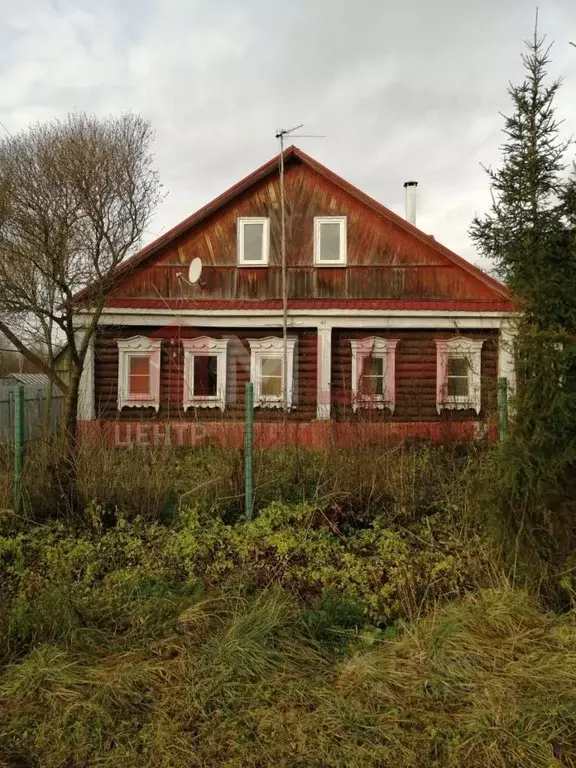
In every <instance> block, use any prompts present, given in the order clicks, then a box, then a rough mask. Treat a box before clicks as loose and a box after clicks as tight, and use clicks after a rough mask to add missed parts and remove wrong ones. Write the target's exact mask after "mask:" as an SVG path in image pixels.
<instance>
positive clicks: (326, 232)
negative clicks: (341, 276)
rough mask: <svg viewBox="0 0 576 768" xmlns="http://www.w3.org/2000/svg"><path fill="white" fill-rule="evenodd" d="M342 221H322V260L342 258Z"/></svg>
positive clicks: (320, 255)
mask: <svg viewBox="0 0 576 768" xmlns="http://www.w3.org/2000/svg"><path fill="white" fill-rule="evenodd" d="M340 229H341V225H340V222H337V221H334V222H332V221H330V222H328V221H323V222H321V223H320V254H319V259H320V261H339V260H340Z"/></svg>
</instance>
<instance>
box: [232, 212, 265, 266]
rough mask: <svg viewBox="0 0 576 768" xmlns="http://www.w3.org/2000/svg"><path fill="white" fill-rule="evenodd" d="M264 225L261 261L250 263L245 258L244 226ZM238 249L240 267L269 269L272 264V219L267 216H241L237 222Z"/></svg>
mask: <svg viewBox="0 0 576 768" xmlns="http://www.w3.org/2000/svg"><path fill="white" fill-rule="evenodd" d="M245 224H262V225H263V231H262V258H261V259H260V260H259V261H253V260H252V261H250V259H247V258H246V257H245V256H244V225H245ZM236 227H237V231H236V234H237V248H238V266H240V267H267V266H268V264H269V263H270V219H268V218H266V217H265V216H240V217H239V218H238V220H237V224H236Z"/></svg>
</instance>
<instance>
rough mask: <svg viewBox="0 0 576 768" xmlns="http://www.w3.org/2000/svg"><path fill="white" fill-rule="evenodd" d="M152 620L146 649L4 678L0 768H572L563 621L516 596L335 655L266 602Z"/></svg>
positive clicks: (200, 608)
mask: <svg viewBox="0 0 576 768" xmlns="http://www.w3.org/2000/svg"><path fill="white" fill-rule="evenodd" d="M135 602H136V598H133V599H132V603H133V604H135ZM157 610H160V607H159V606H158V607H157ZM162 616H163V622H164V633H162V634H161V635H160V636H158V635H155V634H153V635H151V636H150V637H149V638H148V640H147V641H144V642H143V638H141V639H140V640H139V641H136V640H135V639H132V640H131V641H126V638H125V642H124V644H122V643H120V642H119V638H118V635H117V634H116V635H110V633H104V632H103V633H100V635H99V636H96V635H94V636H92V637H87V636H81V635H78V636H77V640H76V641H72V642H70V641H68V642H64V643H61V644H58V645H54V644H52V645H42V646H39V647H36V648H35V649H34V650H33V651H32V652H31V653H30V654H29V655H28V656H26V657H25V658H24V659H22V660H21V661H20V662H18V663H15V664H12V665H10V666H8V667H7V668H5V669H4V670H3V672H2V674H1V676H0V764H3V765H4V766H10V767H11V768H12V767H14V768H15V767H16V766H29V767H30V768H32V767H34V768H36V766H38V768H39V767H40V766H42V768H61V767H62V766H67V768H96V766H98V767H99V768H101V767H102V766H104V767H105V768H132V767H133V768H140V767H141V766H143V765H145V766H147V768H194V766H198V768H200V766H202V768H211V767H212V766H214V768H215V767H216V766H229V767H230V768H232V767H234V768H240V767H242V768H263V767H264V766H278V767H279V768H283V767H284V768H296V767H298V766H301V767H302V768H304V767H306V768H344V767H345V766H346V767H347V766H366V767H367V768H371V767H372V768H381V767H382V766H397V767H398V768H439V767H440V766H442V767H444V766H450V767H451V768H469V767H470V766H478V768H520V767H522V768H572V767H573V766H575V765H576V696H575V695H574V692H575V690H576V620H575V617H574V616H573V615H565V616H562V617H554V616H550V615H547V614H545V613H544V612H543V611H542V610H541V609H540V608H539V607H538V605H536V604H535V603H534V602H533V601H532V599H531V598H530V597H529V596H528V595H527V594H525V593H523V592H516V591H513V590H511V589H507V588H503V589H500V590H496V591H494V590H492V591H488V592H482V593H479V594H477V595H475V596H470V597H468V598H466V599H463V600H459V601H457V602H455V603H454V604H453V605H451V606H449V607H445V608H443V609H441V610H437V611H435V612H433V613H432V614H431V615H429V616H428V617H426V618H424V619H421V620H419V621H417V622H416V623H414V624H413V625H410V626H406V627H403V628H402V627H401V628H399V629H398V630H397V634H396V636H394V637H392V638H390V639H382V638H378V637H375V636H374V635H373V634H369V633H368V634H367V633H364V634H362V633H361V632H360V633H359V632H356V633H352V634H349V635H348V641H349V645H348V649H347V651H346V652H345V653H343V651H342V648H340V649H339V651H338V653H337V654H336V653H334V652H333V651H331V650H329V649H327V648H325V647H323V646H322V645H321V644H320V643H319V641H318V639H317V638H315V637H314V636H313V634H311V632H310V628H309V625H308V624H307V621H306V616H305V615H304V614H303V612H302V611H301V610H300V608H299V606H298V604H297V603H296V602H295V600H294V599H293V598H291V597H290V596H288V595H287V594H285V593H283V592H278V591H277V590H272V591H266V592H262V593H260V594H258V595H257V596H255V597H254V598H252V599H250V600H246V599H244V598H239V597H234V596H231V595H229V596H227V597H220V598H218V597H213V598H211V599H204V600H200V601H198V600H191V601H190V602H189V604H188V605H187V606H180V607H178V606H174V609H173V611H172V614H171V616H170V617H169V618H167V617H166V613H165V612H164V613H163V614H162ZM152 625H153V626H156V623H155V622H152Z"/></svg>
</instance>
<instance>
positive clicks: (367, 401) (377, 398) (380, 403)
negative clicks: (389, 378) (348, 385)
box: [352, 395, 395, 413]
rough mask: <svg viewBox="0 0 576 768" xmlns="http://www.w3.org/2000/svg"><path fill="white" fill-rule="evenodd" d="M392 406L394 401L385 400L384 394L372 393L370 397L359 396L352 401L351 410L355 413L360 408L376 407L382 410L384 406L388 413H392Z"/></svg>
mask: <svg viewBox="0 0 576 768" xmlns="http://www.w3.org/2000/svg"><path fill="white" fill-rule="evenodd" d="M394 407H395V406H394V403H391V402H390V401H389V400H386V399H385V397H384V395H374V396H372V397H368V396H367V397H362V396H359V397H357V398H356V400H355V401H354V403H353V405H352V410H353V411H354V413H356V411H357V410H359V409H360V408H378V409H379V410H381V411H382V410H384V408H388V409H389V410H390V413H394Z"/></svg>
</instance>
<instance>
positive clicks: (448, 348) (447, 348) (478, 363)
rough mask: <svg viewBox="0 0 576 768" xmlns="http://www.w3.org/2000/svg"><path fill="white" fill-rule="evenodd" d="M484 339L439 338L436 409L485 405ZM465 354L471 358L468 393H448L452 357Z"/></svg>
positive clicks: (474, 408)
mask: <svg viewBox="0 0 576 768" xmlns="http://www.w3.org/2000/svg"><path fill="white" fill-rule="evenodd" d="M484 341H485V340H484V339H467V338H464V337H460V336H457V337H455V338H452V339H436V410H437V411H438V413H441V412H442V410H446V409H452V410H474V411H476V414H479V413H480V409H481V407H482V392H481V380H482V345H483V344H484ZM450 357H465V358H466V359H467V361H468V394H467V395H449V394H448V360H449V358H450Z"/></svg>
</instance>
